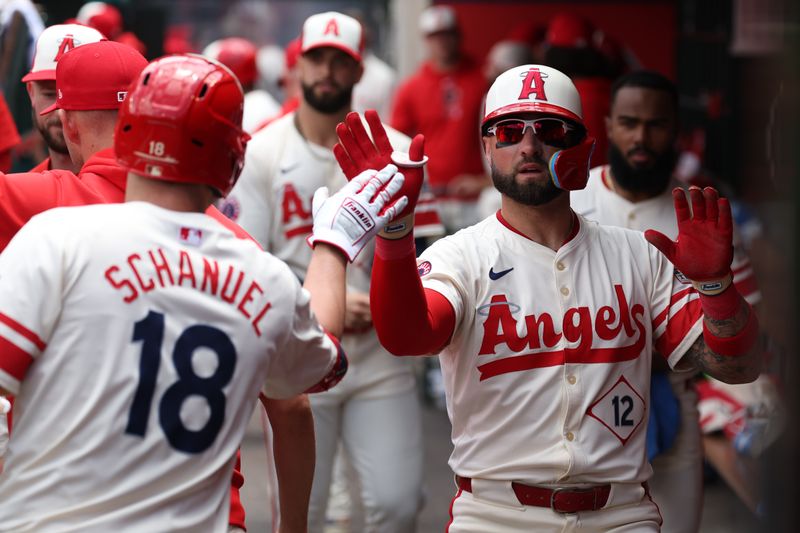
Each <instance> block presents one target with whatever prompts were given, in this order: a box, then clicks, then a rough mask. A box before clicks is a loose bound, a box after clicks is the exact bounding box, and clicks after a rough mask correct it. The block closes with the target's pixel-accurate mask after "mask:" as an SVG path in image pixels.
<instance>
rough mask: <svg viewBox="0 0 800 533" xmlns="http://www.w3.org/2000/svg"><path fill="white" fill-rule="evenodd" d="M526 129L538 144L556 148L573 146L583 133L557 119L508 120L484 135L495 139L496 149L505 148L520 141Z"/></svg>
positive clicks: (577, 128) (579, 129) (491, 128)
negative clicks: (537, 140) (529, 130)
mask: <svg viewBox="0 0 800 533" xmlns="http://www.w3.org/2000/svg"><path fill="white" fill-rule="evenodd" d="M528 128H530V129H531V131H532V132H533V135H534V136H535V137H536V138H537V139H539V141H540V142H542V143H544V144H547V145H550V146H554V147H556V148H569V147H571V146H575V145H576V144H578V142H580V140H581V138H582V137H583V133H584V132H583V130H582V129H581V128H579V127H576V126H574V125H572V124H570V123H568V122H565V121H563V120H561V119H558V118H535V119H532V120H523V119H519V118H510V119H507V120H501V121H500V122H498V123H497V124H494V125H493V126H491V127H490V128H488V129H487V130H486V134H487V135H494V136H495V137H497V147H498V148H505V147H506V146H513V145H515V144H518V143H519V142H520V141H522V138H523V137H524V136H525V131H526V130H527V129H528Z"/></svg>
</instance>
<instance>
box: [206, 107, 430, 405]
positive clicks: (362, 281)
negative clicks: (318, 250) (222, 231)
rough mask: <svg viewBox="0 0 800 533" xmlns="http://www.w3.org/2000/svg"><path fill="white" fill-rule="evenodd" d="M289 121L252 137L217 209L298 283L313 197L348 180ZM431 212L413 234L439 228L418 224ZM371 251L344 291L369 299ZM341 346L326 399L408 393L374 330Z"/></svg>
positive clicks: (406, 380)
mask: <svg viewBox="0 0 800 533" xmlns="http://www.w3.org/2000/svg"><path fill="white" fill-rule="evenodd" d="M294 121H295V113H290V114H288V115H286V116H284V117H281V118H280V119H277V120H276V121H275V122H273V123H271V124H270V125H269V126H267V127H266V128H264V129H263V130H261V131H259V132H258V133H256V134H255V135H254V136H253V139H252V140H251V141H250V143H249V144H248V146H247V154H246V159H245V165H244V169H243V171H242V175H241V177H240V178H239V181H238V182H237V184H236V186H235V187H234V189H233V191H231V194H230V195H229V196H228V198H227V199H226V201H225V202H224V203H223V205H222V206H221V207H220V209H221V210H222V212H223V213H225V214H226V215H228V216H229V217H231V218H232V219H233V220H235V221H236V222H238V223H239V225H241V226H242V227H243V228H244V229H245V230H246V231H247V232H248V233H250V234H251V235H252V236H253V237H254V238H255V239H256V240H257V241H258V242H259V243H261V245H262V246H263V247H264V248H265V249H266V250H268V251H270V252H271V253H273V254H275V256H277V257H278V258H280V259H282V260H283V261H285V262H286V264H288V265H289V267H290V268H291V269H292V271H293V272H294V273H295V274H296V275H297V277H298V278H300V279H303V278H304V277H305V272H306V270H307V268H308V264H309V261H310V259H311V248H310V247H309V246H308V244H307V243H306V237H307V236H308V235H309V234H310V233H311V229H312V223H313V220H312V215H311V199H312V197H313V195H314V192H315V191H316V190H317V189H318V188H319V187H323V186H326V187H328V190H329V191H331V192H333V191H337V190H339V189H340V188H341V187H342V186H343V185H344V184H345V183H347V180H346V178H345V176H344V174H343V173H342V171H341V170H340V169H339V165H338V164H337V162H336V159H335V158H334V156H333V151H332V150H331V149H330V148H325V147H322V146H319V145H316V144H313V143H309V142H308V141H306V139H304V138H303V137H302V136H301V135H300V132H299V131H298V130H297V127H296V126H295V122H294ZM386 133H387V135H388V136H389V141H390V142H391V143H392V146H394V147H395V148H396V149H397V150H400V151H407V150H408V146H409V144H410V140H409V138H408V137H406V136H405V135H403V134H401V133H399V132H398V131H396V130H393V129H391V128H389V127H386ZM431 209H435V206H434V205H433V204H425V205H423V206H422V208H421V209H418V211H419V213H418V214H417V215H416V221H420V219H421V218H422V220H423V224H420V228H421V229H420V231H417V227H416V226H415V235H417V236H420V233H421V234H422V235H423V236H424V235H425V234H426V233H427V234H430V233H435V232H436V231H440V230H441V229H442V228H441V225H440V224H434V225H427V226H426V225H425V224H424V222H425V218H424V217H425V216H426V215H430V214H431ZM434 214H435V212H434ZM437 220H438V217H437ZM373 246H374V242H371V243H370V244H369V245H367V247H366V248H365V249H364V250H363V251H362V252H361V253H360V254H359V256H358V258H357V259H356V261H355V262H354V263H353V264H352V265H350V266H349V267H348V269H347V285H348V289H349V290H354V291H358V292H362V293H368V292H369V283H370V273H371V270H372V256H373ZM342 347H343V348H344V351H345V353H346V354H347V357H348V359H349V362H350V366H349V368H348V372H347V375H346V376H345V378H344V379H343V380H342V383H341V384H340V385H339V387H337V389H334V390H331V391H329V392H327V393H325V394H333V395H336V394H344V392H345V391H346V390H347V389H348V388H349V387H352V386H358V387H364V386H365V385H372V384H376V385H380V387H379V389H380V390H379V391H376V392H375V394H376V395H386V394H392V393H394V392H397V391H400V390H407V389H409V388H411V387H413V386H414V380H413V375H412V374H411V372H410V367H409V364H410V362H409V361H407V360H404V359H402V358H396V357H392V356H391V355H390V354H389V353H388V352H386V351H385V350H384V349H383V347H381V346H380V343H379V342H378V337H377V334H376V333H375V331H374V330H370V331H368V332H366V333H361V334H349V333H345V335H344V336H343V338H342Z"/></svg>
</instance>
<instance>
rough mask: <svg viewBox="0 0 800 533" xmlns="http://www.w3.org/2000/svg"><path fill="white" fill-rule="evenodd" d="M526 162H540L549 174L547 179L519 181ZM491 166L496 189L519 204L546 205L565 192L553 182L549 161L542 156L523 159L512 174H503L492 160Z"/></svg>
mask: <svg viewBox="0 0 800 533" xmlns="http://www.w3.org/2000/svg"><path fill="white" fill-rule="evenodd" d="M526 163H536V164H538V165H539V166H540V167H541V168H542V169H543V171H544V172H545V174H546V175H547V178H548V179H547V181H546V182H544V183H536V182H534V181H528V182H526V183H519V182H518V181H517V174H518V173H519V170H518V169H519V167H520V166H522V165H523V164H526ZM491 166H492V168H491V170H492V182H493V183H494V187H495V189H497V190H498V191H500V193H501V194H504V195H505V196H508V197H509V198H511V199H512V200H514V201H515V202H517V203H519V204H523V205H544V204H547V203H550V202H551V201H552V200H553V199H555V198H556V197H557V196H558V195H559V194H561V193H562V192H564V191H562V190H561V189H559V188H558V187H556V185H555V183H553V179H552V177H551V176H550V169H549V168H548V167H547V162H546V161H545V160H544V159H542V158H540V157H533V158H529V159H525V160H523V161H521V162H520V163H519V164H518V165H517V168H515V169H514V171H513V172H511V173H510V174H503V173H502V172H500V171H499V170H498V169H497V167H496V166H495V165H494V162H492V165H491Z"/></svg>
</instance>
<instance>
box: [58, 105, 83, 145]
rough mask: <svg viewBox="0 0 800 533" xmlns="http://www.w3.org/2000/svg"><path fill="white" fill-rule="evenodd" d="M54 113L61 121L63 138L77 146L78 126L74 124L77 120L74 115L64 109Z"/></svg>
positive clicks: (78, 139)
mask: <svg viewBox="0 0 800 533" xmlns="http://www.w3.org/2000/svg"><path fill="white" fill-rule="evenodd" d="M54 113H58V117H59V118H60V119H61V126H62V128H63V131H64V138H65V139H67V140H68V141H70V142H72V143H75V144H77V143H78V142H79V141H80V135H79V134H78V126H77V124H76V122H77V120H76V117H75V114H74V113H71V112H69V111H67V110H65V109H56V110H55V111H54Z"/></svg>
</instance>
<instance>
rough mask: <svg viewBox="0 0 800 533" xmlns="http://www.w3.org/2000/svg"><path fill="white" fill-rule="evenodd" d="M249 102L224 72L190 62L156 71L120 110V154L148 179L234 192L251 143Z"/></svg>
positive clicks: (142, 78) (189, 58) (160, 63)
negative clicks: (246, 117) (245, 112)
mask: <svg viewBox="0 0 800 533" xmlns="http://www.w3.org/2000/svg"><path fill="white" fill-rule="evenodd" d="M243 102H244V94H243V92H242V86H241V85H240V84H239V82H238V80H237V79H236V77H235V76H234V75H233V73H232V72H231V71H230V70H229V69H228V68H227V67H225V66H224V65H222V64H220V63H217V62H216V61H213V60H209V59H207V58H205V57H202V56H199V55H194V54H189V55H175V56H167V57H163V58H161V59H158V60H156V61H153V62H152V63H150V64H149V65H148V66H147V67H146V68H145V69H144V70H143V71H142V73H141V74H140V75H139V78H138V79H137V80H136V81H135V82H134V84H133V85H132V87H131V90H130V92H129V93H128V97H127V98H126V99H125V103H124V104H123V106H122V109H120V114H119V120H118V122H117V129H116V133H115V136H114V150H115V152H116V155H117V160H118V161H119V163H120V165H122V166H123V167H126V168H128V169H130V170H132V171H134V172H136V173H137V174H140V175H142V176H145V177H148V178H152V179H158V180H164V181H171V182H178V183H195V184H203V185H208V186H209V187H212V188H213V189H215V190H216V191H217V192H219V194H220V195H222V196H225V195H227V194H228V192H230V190H231V188H232V187H233V185H234V184H235V183H236V180H237V179H238V178H239V174H240V173H241V171H242V165H243V164H244V152H245V146H246V144H247V141H248V140H249V139H250V136H249V135H248V134H247V133H245V132H244V131H243V130H242V107H243Z"/></svg>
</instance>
